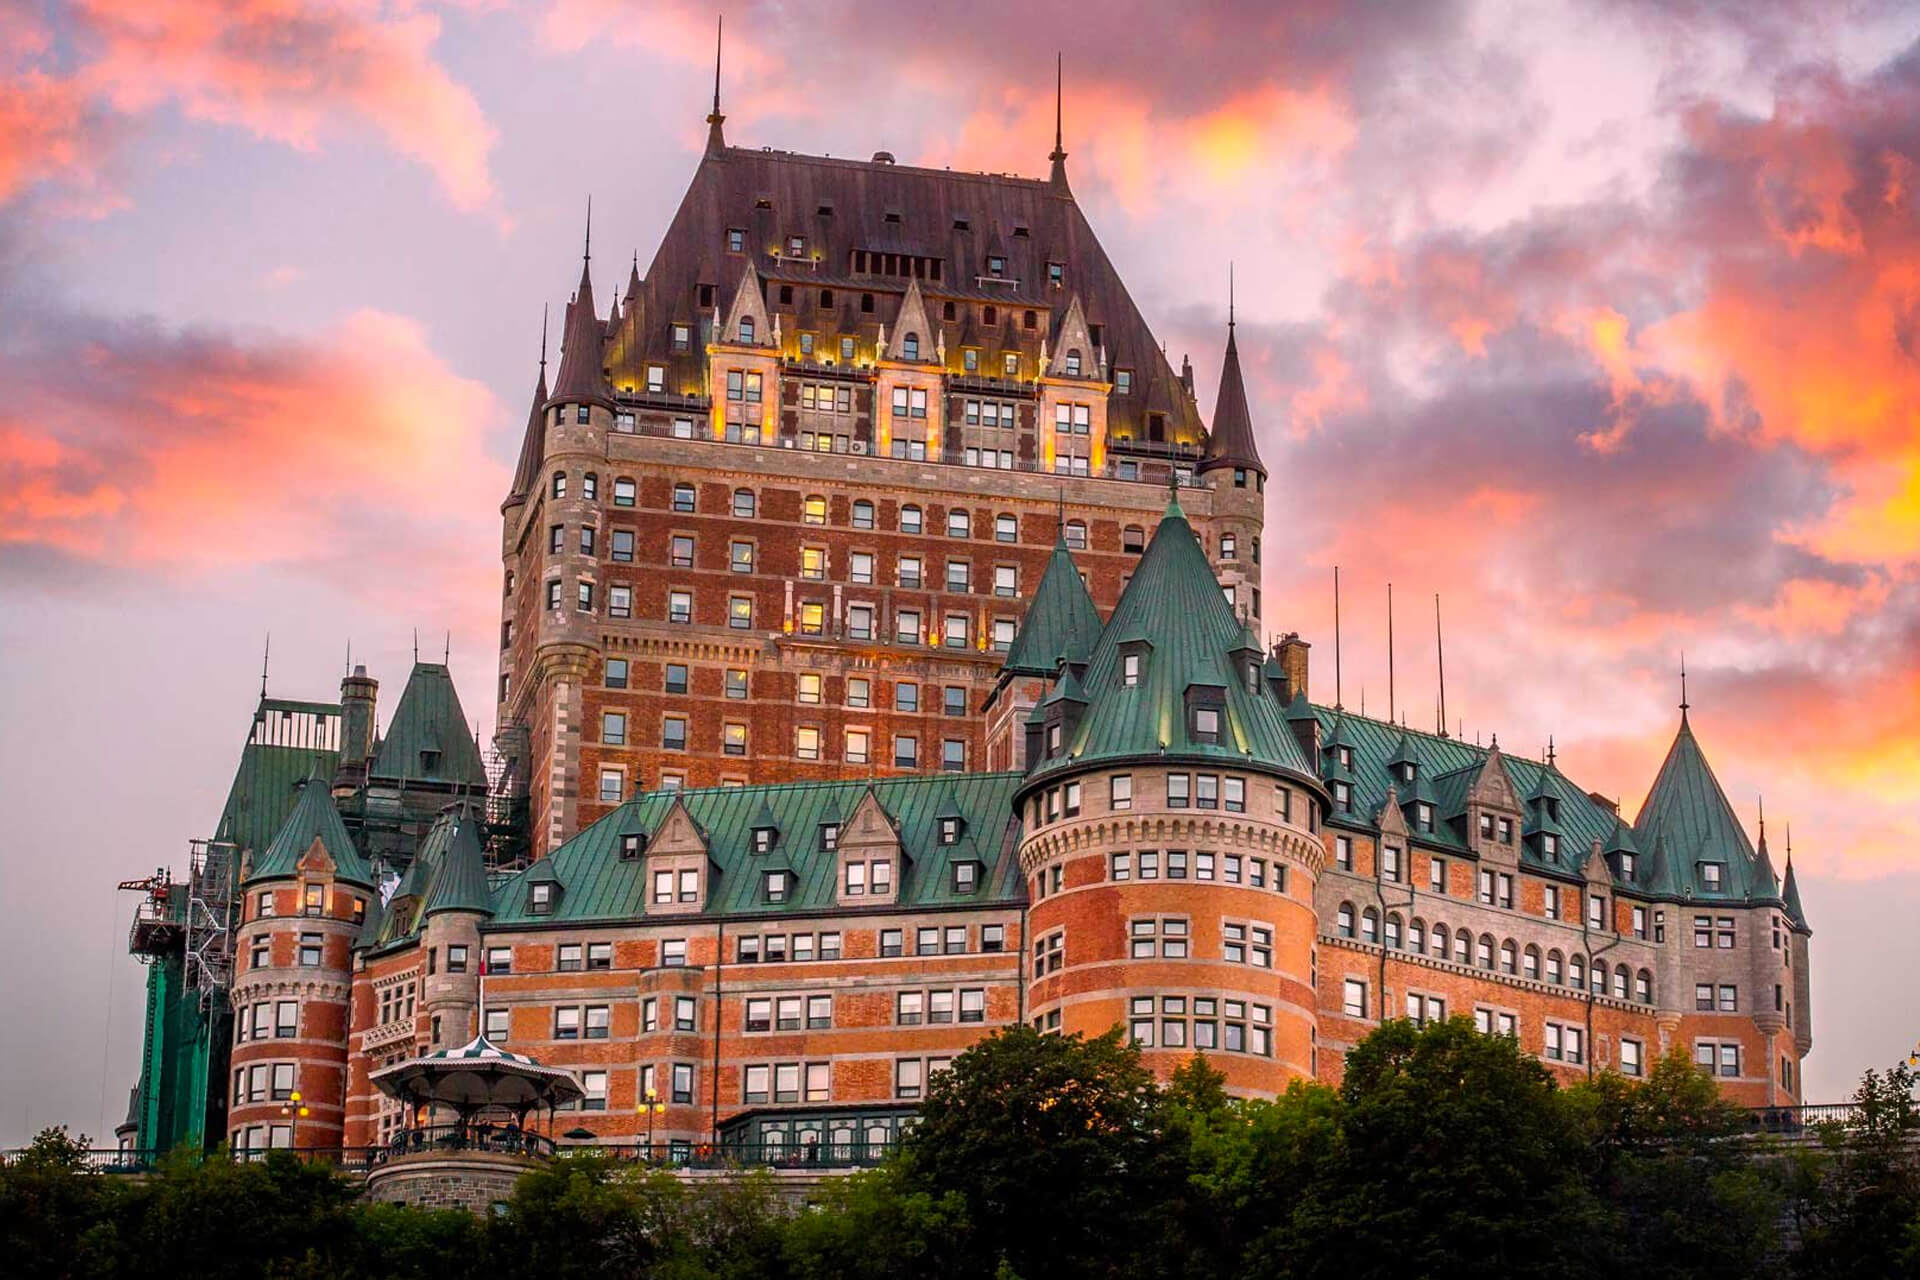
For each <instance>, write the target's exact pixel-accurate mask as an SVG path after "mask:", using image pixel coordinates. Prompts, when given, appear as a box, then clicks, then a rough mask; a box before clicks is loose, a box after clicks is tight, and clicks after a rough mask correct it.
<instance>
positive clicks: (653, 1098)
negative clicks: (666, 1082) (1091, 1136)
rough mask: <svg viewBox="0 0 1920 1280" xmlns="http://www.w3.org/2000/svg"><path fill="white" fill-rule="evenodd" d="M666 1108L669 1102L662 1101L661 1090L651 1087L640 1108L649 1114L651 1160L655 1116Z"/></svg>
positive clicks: (648, 1143)
mask: <svg viewBox="0 0 1920 1280" xmlns="http://www.w3.org/2000/svg"><path fill="white" fill-rule="evenodd" d="M666 1109H667V1104H666V1103H664V1102H662V1101H660V1094H659V1092H658V1091H657V1090H655V1089H653V1088H651V1087H649V1088H648V1089H647V1096H646V1101H644V1102H642V1103H641V1104H640V1110H642V1111H644V1112H646V1114H647V1159H648V1160H649V1161H651V1160H652V1159H653V1118H654V1117H655V1116H657V1115H659V1114H660V1113H661V1112H663V1111H665V1110H666Z"/></svg>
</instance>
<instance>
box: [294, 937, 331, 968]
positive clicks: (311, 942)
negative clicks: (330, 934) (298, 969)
mask: <svg viewBox="0 0 1920 1280" xmlns="http://www.w3.org/2000/svg"><path fill="white" fill-rule="evenodd" d="M324 941H325V940H324V939H323V937H322V936H321V935H320V934H317V933H303V934H301V935H300V955H299V961H300V964H301V965H302V966H303V967H306V968H317V967H319V964H320V953H321V947H322V946H323V944H324Z"/></svg>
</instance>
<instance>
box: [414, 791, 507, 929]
mask: <svg viewBox="0 0 1920 1280" xmlns="http://www.w3.org/2000/svg"><path fill="white" fill-rule="evenodd" d="M417 856H418V857H419V858H421V859H426V858H432V859H433V869H432V880H431V882H430V884H429V885H428V888H427V892H426V906H425V907H424V909H423V910H422V911H421V917H422V918H423V919H424V918H425V917H427V916H430V915H433V914H434V913H435V912H437V911H472V912H477V913H480V914H482V915H492V914H493V902H492V896H493V895H492V894H491V893H489V892H488V890H487V862H486V854H485V851H484V850H482V848H481V847H480V824H479V822H478V821H477V820H475V819H474V817H473V816H472V815H471V814H466V813H458V812H454V813H443V814H441V815H440V816H439V817H438V818H437V819H435V820H434V824H433V827H432V829H431V830H429V831H428V832H427V838H426V839H425V840H424V841H422V842H421V848H420V853H419V854H418V855H417Z"/></svg>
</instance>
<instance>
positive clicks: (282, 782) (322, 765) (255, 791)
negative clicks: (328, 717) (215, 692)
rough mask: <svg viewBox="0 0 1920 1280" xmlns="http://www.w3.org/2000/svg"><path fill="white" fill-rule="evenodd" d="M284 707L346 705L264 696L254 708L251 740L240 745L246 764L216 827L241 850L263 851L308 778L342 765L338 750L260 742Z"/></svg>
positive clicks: (321, 709)
mask: <svg viewBox="0 0 1920 1280" xmlns="http://www.w3.org/2000/svg"><path fill="white" fill-rule="evenodd" d="M283 712H284V713H286V714H288V715H297V714H300V713H302V712H312V713H315V714H322V715H324V714H332V715H338V714H339V713H340V707H339V705H338V704H337V703H332V704H329V703H308V702H289V701H286V700H285V699H280V698H262V699H261V700H260V705H259V707H258V709H256V710H255V711H254V713H253V727H252V729H251V730H250V731H249V733H248V735H247V737H248V740H247V744H246V746H244V747H242V748H241V750H240V767H239V768H238V769H236V770H235V771H234V775H233V785H232V786H231V787H229V788H228V790H227V802H226V804H225V806H224V807H222V809H221V810H220V822H219V825H218V826H217V827H215V828H214V834H215V838H216V839H220V840H226V841H230V842H232V844H233V845H234V847H236V848H238V849H252V850H254V851H255V852H256V853H257V852H258V851H260V850H262V849H265V848H266V847H267V846H268V845H269V844H272V843H273V837H274V836H275V835H276V834H278V832H279V830H280V824H281V823H283V822H285V821H286V818H287V815H288V814H289V813H291V812H293V806H294V803H295V802H296V801H297V800H299V798H300V788H301V786H302V785H303V784H304V783H305V782H306V780H307V779H308V778H309V777H312V776H314V775H315V774H318V775H319V776H320V777H323V778H331V777H332V776H333V771H334V770H335V769H336V768H337V767H339V764H340V753H339V752H337V751H320V750H315V749H314V748H312V747H281V746H267V745H263V744H262V743H260V742H258V741H256V739H258V738H261V737H266V736H271V735H270V733H269V732H268V725H269V721H270V718H271V717H273V716H277V715H280V714H282V713H283Z"/></svg>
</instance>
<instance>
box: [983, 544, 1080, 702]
mask: <svg viewBox="0 0 1920 1280" xmlns="http://www.w3.org/2000/svg"><path fill="white" fill-rule="evenodd" d="M1099 636H1100V610H1099V609H1097V608H1095V607H1094V603H1093V596H1092V595H1091V594H1089V593H1088V591H1087V584H1086V583H1085V582H1083V581H1082V580H1081V578H1080V566H1079V565H1077V564H1075V563H1074V559H1073V552H1071V551H1070V550H1068V549H1067V540H1066V535H1065V533H1064V531H1063V532H1061V533H1060V534H1058V535H1056V536H1055V538H1054V543H1053V554H1051V555H1049V556H1048V557H1047V567H1046V570H1045V572H1043V573H1042V574H1041V575H1040V586H1039V588H1038V589H1037V590H1035V591H1034V593H1033V603H1032V604H1030V605H1028V606H1027V616H1026V617H1024V618H1022V619H1021V620H1020V630H1019V631H1018V632H1016V633H1015V634H1014V637H1013V643H1012V644H1011V645H1009V646H1008V648H1007V659H1006V661H1005V662H1003V663H1001V664H1000V670H1001V671H1002V672H1003V673H1010V674H1014V675H1032V676H1051V675H1053V674H1054V673H1055V672H1056V671H1058V670H1059V669H1060V662H1061V659H1063V658H1067V657H1078V656H1082V655H1085V654H1087V653H1090V652H1092V650H1093V644H1094V641H1095V640H1097V639H1098V638H1099Z"/></svg>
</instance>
